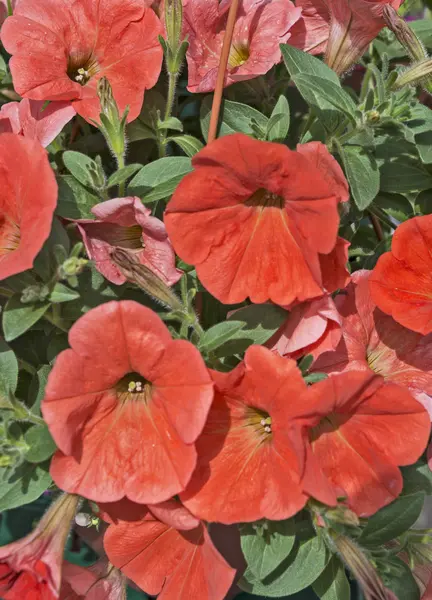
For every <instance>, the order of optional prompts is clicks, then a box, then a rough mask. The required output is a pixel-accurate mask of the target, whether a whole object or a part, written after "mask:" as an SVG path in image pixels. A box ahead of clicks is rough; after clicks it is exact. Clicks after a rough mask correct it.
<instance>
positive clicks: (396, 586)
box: [380, 556, 426, 600]
mask: <svg viewBox="0 0 432 600" xmlns="http://www.w3.org/2000/svg"><path fill="white" fill-rule="evenodd" d="M384 566H385V569H382V570H380V576H381V579H382V582H383V584H384V585H385V586H386V587H387V588H389V589H390V590H391V591H392V592H394V593H395V594H396V596H397V598H399V600H420V597H421V594H420V590H419V587H418V585H417V583H416V580H415V579H414V576H413V574H412V572H411V569H410V568H409V566H408V565H407V564H406V563H404V561H403V560H401V559H400V558H399V557H397V556H392V558H391V560H389V561H386V562H385V563H384ZM389 567H390V568H389ZM425 598H426V597H425Z"/></svg>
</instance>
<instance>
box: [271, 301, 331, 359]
mask: <svg viewBox="0 0 432 600" xmlns="http://www.w3.org/2000/svg"><path fill="white" fill-rule="evenodd" d="M341 324H342V317H341V315H340V314H339V311H338V310H337V308H336V306H335V303H334V301H333V299H332V298H331V296H324V297H323V298H320V299H319V300H312V301H311V302H303V303H302V304H297V305H296V306H294V307H293V308H291V310H290V313H289V316H288V318H287V320H286V321H285V323H284V324H283V325H282V326H281V327H280V328H279V329H278V331H277V332H276V333H275V334H274V335H273V336H272V337H271V338H270V339H269V340H268V342H267V343H266V346H267V348H270V349H271V350H275V351H276V352H277V353H278V354H280V355H281V356H287V357H290V358H294V359H297V358H300V357H301V356H306V355H307V354H312V355H313V354H314V350H315V348H316V347H319V348H320V352H323V351H324V350H323V349H324V347H325V348H326V349H328V350H334V349H335V348H336V347H337V346H338V344H339V341H340V338H341V335H342V332H341ZM323 344H326V346H323Z"/></svg>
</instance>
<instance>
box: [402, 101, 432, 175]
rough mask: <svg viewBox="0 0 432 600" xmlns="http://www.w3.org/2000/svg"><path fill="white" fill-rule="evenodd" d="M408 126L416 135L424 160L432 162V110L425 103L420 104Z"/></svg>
mask: <svg viewBox="0 0 432 600" xmlns="http://www.w3.org/2000/svg"><path fill="white" fill-rule="evenodd" d="M406 126H407V127H408V128H409V129H410V131H411V132H412V134H413V135H414V141H415V144H416V146H417V150H418V153H419V155H420V158H421V160H422V162H424V163H425V164H430V163H432V110H431V109H430V108H428V107H427V106H424V105H423V104H418V105H417V106H416V107H415V108H414V110H413V111H412V118H411V119H410V121H408V122H407V123H406Z"/></svg>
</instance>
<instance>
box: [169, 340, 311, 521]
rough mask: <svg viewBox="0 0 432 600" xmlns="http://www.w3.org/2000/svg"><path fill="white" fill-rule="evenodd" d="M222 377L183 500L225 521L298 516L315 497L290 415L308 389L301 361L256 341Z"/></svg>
mask: <svg viewBox="0 0 432 600" xmlns="http://www.w3.org/2000/svg"><path fill="white" fill-rule="evenodd" d="M214 378H215V386H216V387H215V400H214V402H213V405H212V407H211V409H210V413H209V416H208V420H207V423H206V426H205V428H204V431H203V433H202V434H201V436H200V437H199V439H198V440H197V450H198V464H197V468H196V470H195V472H194V474H193V476H192V479H191V482H190V484H189V485H188V487H187V489H186V490H185V492H183V493H182V494H181V495H180V498H181V500H182V502H183V503H184V505H185V506H186V507H187V508H188V509H189V510H190V511H191V512H192V513H193V514H194V515H197V516H198V517H199V518H201V519H204V520H205V521H215V522H219V523H225V524H230V523H239V522H248V521H257V520H259V519H263V518H266V519H272V520H276V521H277V520H281V519H287V518H288V517H291V516H292V515H294V514H295V513H297V512H298V511H299V510H300V509H301V508H303V506H304V504H305V502H306V500H307V498H306V496H305V495H304V494H303V493H302V489H301V486H300V479H301V472H302V468H303V465H302V464H301V463H302V456H303V449H302V447H301V446H296V445H295V441H294V442H293V439H294V438H293V439H291V438H292V435H291V428H290V423H289V420H288V417H289V414H290V410H291V409H290V399H292V401H294V399H295V401H296V402H297V401H299V400H298V398H299V397H300V396H301V394H303V393H305V391H306V390H307V386H306V383H305V382H304V381H303V378H302V376H301V373H300V371H299V369H298V368H297V366H296V363H295V362H294V361H293V360H289V359H285V358H281V357H280V356H277V355H276V354H273V353H272V352H270V350H267V349H266V348H262V347H260V346H251V347H250V348H248V350H247V352H246V355H245V360H244V362H243V363H241V364H240V365H239V366H238V367H236V368H235V369H234V371H232V372H231V373H228V374H222V373H216V372H214ZM295 439H296V438H295Z"/></svg>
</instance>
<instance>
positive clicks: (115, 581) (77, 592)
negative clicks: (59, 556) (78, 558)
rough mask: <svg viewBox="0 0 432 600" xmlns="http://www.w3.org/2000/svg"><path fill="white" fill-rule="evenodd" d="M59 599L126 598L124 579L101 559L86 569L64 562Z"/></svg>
mask: <svg viewBox="0 0 432 600" xmlns="http://www.w3.org/2000/svg"><path fill="white" fill-rule="evenodd" d="M59 600H126V579H125V577H123V575H122V574H121V573H120V571H118V570H117V569H113V568H112V567H108V563H107V561H106V560H103V559H102V560H100V561H99V562H97V563H96V564H94V565H92V566H91V567H89V568H87V569H85V568H84V567H80V566H78V565H74V564H72V563H68V562H64V563H63V568H62V584H61V590H60V599H59Z"/></svg>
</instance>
